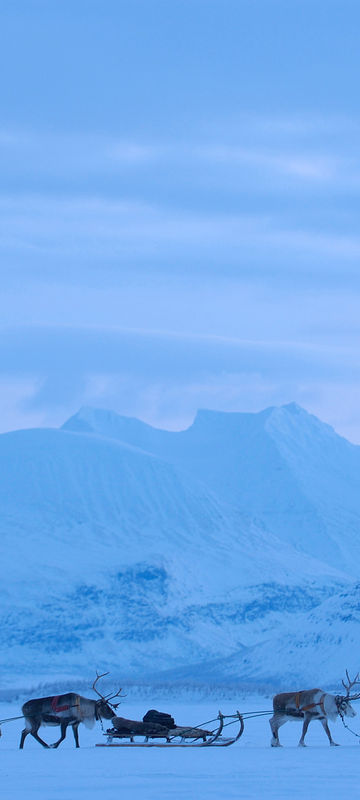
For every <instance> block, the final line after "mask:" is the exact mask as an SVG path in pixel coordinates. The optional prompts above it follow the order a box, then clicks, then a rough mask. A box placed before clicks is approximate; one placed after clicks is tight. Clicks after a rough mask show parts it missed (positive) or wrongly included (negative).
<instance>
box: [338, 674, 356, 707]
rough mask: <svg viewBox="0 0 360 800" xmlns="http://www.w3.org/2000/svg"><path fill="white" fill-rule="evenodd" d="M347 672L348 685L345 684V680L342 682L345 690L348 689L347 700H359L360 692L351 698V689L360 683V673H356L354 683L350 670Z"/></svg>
mask: <svg viewBox="0 0 360 800" xmlns="http://www.w3.org/2000/svg"><path fill="white" fill-rule="evenodd" d="M345 672H346V677H347V683H345V681H344V680H342V681H341V683H342V685H343V687H344V689H346V699H347V700H358V699H359V698H360V692H358V693H357V694H353V695H351V697H350V689H352V687H353V686H355V685H356V684H357V683H360V680H359V672H357V673H356V675H355V678H354V680H353V681H352V680H351V678H350V675H349V673H348V670H345Z"/></svg>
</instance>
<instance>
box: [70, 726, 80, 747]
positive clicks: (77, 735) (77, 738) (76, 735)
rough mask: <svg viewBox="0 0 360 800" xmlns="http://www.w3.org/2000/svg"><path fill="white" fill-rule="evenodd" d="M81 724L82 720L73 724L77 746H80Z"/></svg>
mask: <svg viewBox="0 0 360 800" xmlns="http://www.w3.org/2000/svg"><path fill="white" fill-rule="evenodd" d="M79 725H80V722H74V724H73V726H72V729H73V734H74V739H75V746H76V747H80V745H79V732H78V727H79Z"/></svg>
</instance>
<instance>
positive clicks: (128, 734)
mask: <svg viewBox="0 0 360 800" xmlns="http://www.w3.org/2000/svg"><path fill="white" fill-rule="evenodd" d="M226 719H231V720H232V721H231V722H227V723H225V722H224V721H225V720H226ZM215 721H217V722H218V725H217V728H216V729H215V730H213V731H210V730H205V729H204V728H199V727H197V726H195V725H192V726H189V727H188V728H187V727H185V726H179V725H176V726H175V727H174V728H170V729H169V730H168V731H166V732H163V733H159V732H155V731H154V732H153V733H147V734H145V736H144V733H139V732H138V731H137V730H136V729H134V728H133V729H131V728H129V729H128V730H126V731H125V730H123V729H121V730H117V729H116V728H111V729H109V730H108V731H107V732H106V733H105V734H104V736H106V737H107V738H106V742H101V743H100V744H96V745H95V747H229V745H231V744H234V743H235V742H237V740H238V739H240V736H242V734H243V732H244V720H243V718H242V716H241V714H240V712H239V711H237V712H236V714H231V715H226V714H222V713H221V711H219V714H218V716H217V717H216V718H215V720H210V722H215ZM236 722H238V724H239V730H238V731H237V733H236V735H234V736H231V737H225V736H223V735H222V733H223V729H224V726H228V725H232V724H234V723H236ZM138 736H144V739H143V741H142V742H140V741H136V738H135V737H138ZM125 739H126V740H128V741H123V740H125ZM114 740H115V741H114ZM150 740H151V741H150ZM154 740H156V741H154ZM159 740H162V741H159ZM164 740H165V741H164Z"/></svg>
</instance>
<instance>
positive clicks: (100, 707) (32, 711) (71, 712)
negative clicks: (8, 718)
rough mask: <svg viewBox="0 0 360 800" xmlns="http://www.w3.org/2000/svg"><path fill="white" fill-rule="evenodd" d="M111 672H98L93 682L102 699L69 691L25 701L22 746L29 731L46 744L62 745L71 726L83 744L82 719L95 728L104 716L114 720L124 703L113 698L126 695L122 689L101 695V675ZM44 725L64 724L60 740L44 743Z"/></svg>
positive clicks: (77, 742)
mask: <svg viewBox="0 0 360 800" xmlns="http://www.w3.org/2000/svg"><path fill="white" fill-rule="evenodd" d="M108 674H109V673H108V672H104V673H103V674H102V675H98V673H96V678H95V680H94V683H93V685H92V689H93V690H94V692H96V694H97V695H98V696H99V698H100V700H90V699H89V698H88V697H81V695H80V694H75V693H74V692H69V693H68V694H60V695H57V696H55V697H40V698H38V699H35V700H28V701H27V702H26V703H24V705H23V707H22V713H23V715H24V717H25V728H24V730H23V731H22V734H21V739H20V749H22V748H23V747H24V742H25V739H26V737H27V735H28V734H29V733H31V735H32V736H33V737H34V739H36V741H37V742H40V744H42V746H43V747H52V748H55V747H59V744H61V742H63V741H64V739H65V736H66V731H67V728H68V726H69V725H71V727H72V730H73V734H74V739H75V745H76V747H80V745H79V734H78V727H79V725H80V722H83V723H84V725H86V727H88V728H92V727H93V725H94V723H95V721H96V720H100V721H101V719H102V718H103V717H104V719H112V718H113V717H114V716H115V713H116V709H117V707H118V705H120V703H112V702H111V700H114V698H115V697H124V696H125V695H122V694H121V689H119V691H118V692H116V694H113V695H111V692H110V694H108V695H106V696H104V695H102V694H100V692H99V691H98V689H97V688H96V684H97V682H98V681H99V680H100V678H104V677H105V675H108ZM41 725H60V731H61V736H60V739H58V741H57V742H54V743H53V744H47V743H46V742H44V741H43V739H41V738H40V736H39V735H38V730H39V728H40V726H41Z"/></svg>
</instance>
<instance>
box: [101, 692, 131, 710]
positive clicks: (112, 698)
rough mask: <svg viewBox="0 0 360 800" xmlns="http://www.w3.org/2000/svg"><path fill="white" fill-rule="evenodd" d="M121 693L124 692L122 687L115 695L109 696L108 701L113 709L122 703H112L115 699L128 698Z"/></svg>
mask: <svg viewBox="0 0 360 800" xmlns="http://www.w3.org/2000/svg"><path fill="white" fill-rule="evenodd" d="M121 692H122V687H121V689H119V690H118V691H117V692H116V693H115V694H112V695H107V698H106V699H107V701H108V703H110V705H111V706H112V707H113V708H117V707H118V706H119V705H120V703H112V702H111V700H114V698H115V697H127V695H126V694H121Z"/></svg>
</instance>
